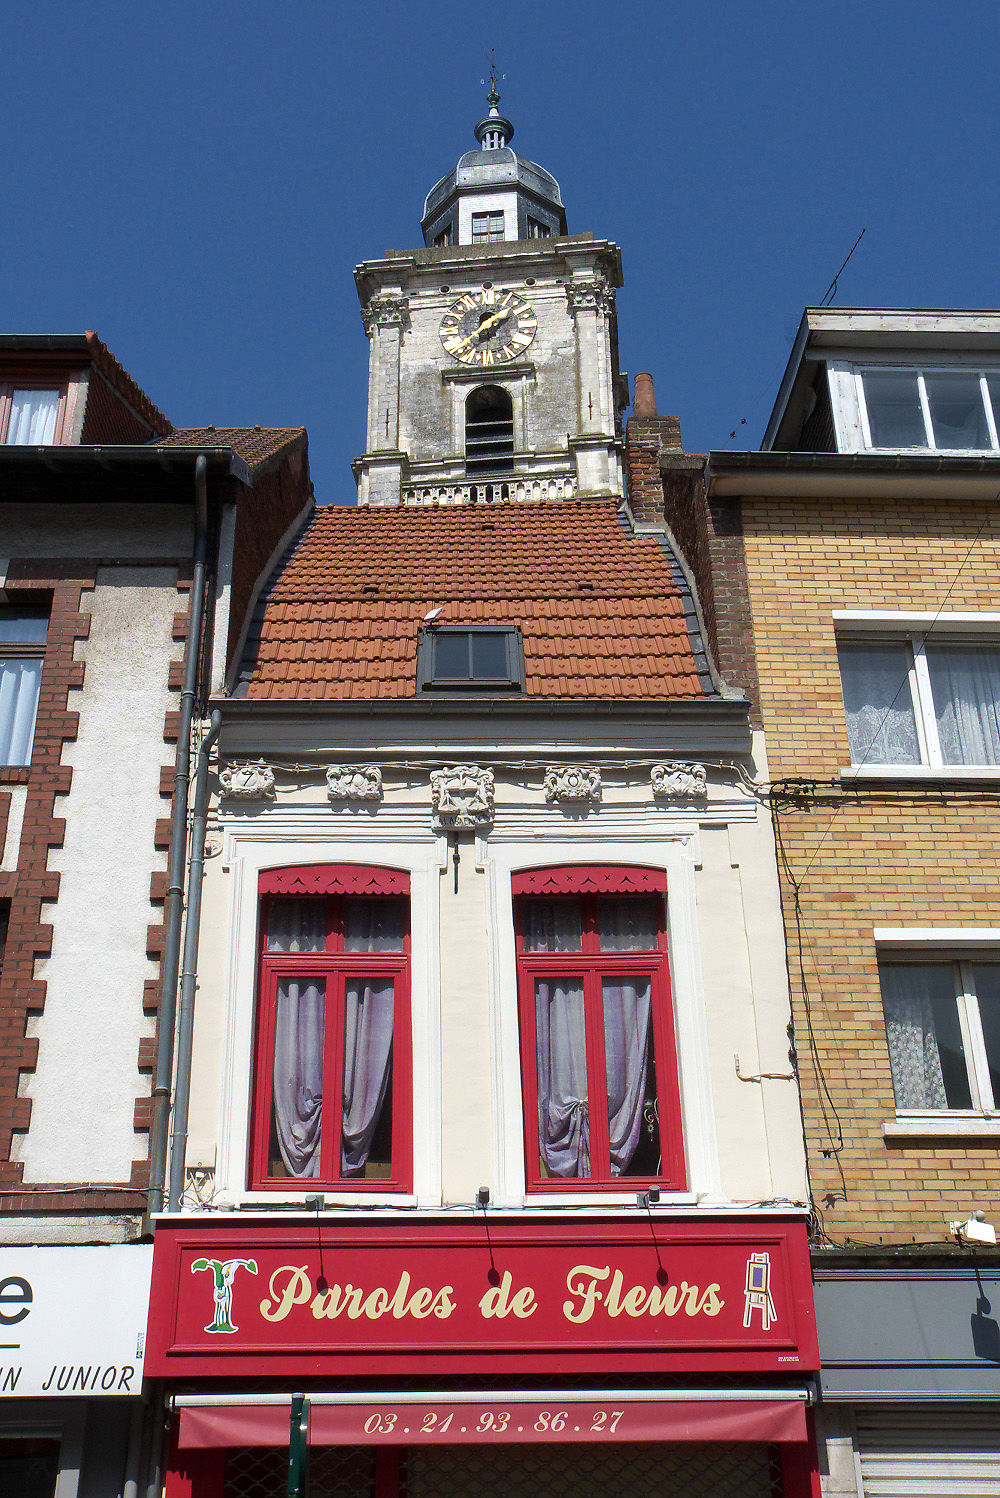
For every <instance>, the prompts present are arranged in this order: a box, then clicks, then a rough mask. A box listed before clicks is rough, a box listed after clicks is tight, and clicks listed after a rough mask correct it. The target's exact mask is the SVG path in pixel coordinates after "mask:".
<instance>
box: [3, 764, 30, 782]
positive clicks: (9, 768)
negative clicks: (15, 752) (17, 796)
mask: <svg viewBox="0 0 1000 1498" xmlns="http://www.w3.org/2000/svg"><path fill="white" fill-rule="evenodd" d="M30 774H31V766H30V765H0V785H27V783H28V777H29V776H30Z"/></svg>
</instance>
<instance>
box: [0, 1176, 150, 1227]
mask: <svg viewBox="0 0 1000 1498" xmlns="http://www.w3.org/2000/svg"><path fill="white" fill-rule="evenodd" d="M142 1163H143V1165H144V1164H145V1162H142ZM9 1168H10V1167H5V1166H0V1192H2V1193H3V1194H2V1195H0V1210H2V1211H3V1214H4V1216H5V1217H9V1216H10V1215H11V1214H12V1213H14V1212H24V1213H27V1214H29V1215H30V1216H32V1217H34V1216H36V1215H38V1214H40V1213H43V1212H114V1213H120V1212H143V1211H145V1209H146V1191H145V1189H144V1187H143V1184H142V1182H141V1181H136V1182H132V1181H130V1182H127V1183H126V1182H123V1183H122V1184H121V1185H120V1186H117V1185H115V1186H93V1187H86V1188H83V1189H81V1187H80V1186H79V1185H73V1184H71V1183H68V1182H67V1183H61V1184H58V1185H53V1186H49V1185H44V1186H34V1185H33V1186H30V1187H29V1186H26V1187H25V1188H24V1189H23V1190H21V1191H18V1190H17V1189H16V1188H17V1187H18V1186H19V1185H20V1184H21V1183H20V1180H11V1181H7V1180H6V1179H4V1176H3V1172H4V1170H6V1169H9ZM134 1173H135V1168H134V1167H133V1174H134ZM12 1188H13V1189H12Z"/></svg>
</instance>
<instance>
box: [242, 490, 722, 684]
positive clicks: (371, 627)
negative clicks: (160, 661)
mask: <svg viewBox="0 0 1000 1498" xmlns="http://www.w3.org/2000/svg"><path fill="white" fill-rule="evenodd" d="M679 577H680V575H679V573H677V572H675V570H674V569H673V568H672V567H671V564H670V562H669V561H668V558H667V556H666V554H665V553H664V551H663V549H662V548H661V547H660V546H659V545H658V544H657V542H656V541H655V540H653V539H652V538H650V537H647V536H642V537H639V536H627V535H626V534H625V532H624V531H623V529H622V526H621V522H620V520H619V517H618V514H617V510H616V507H615V504H614V502H613V501H611V500H560V501H556V502H549V503H544V502H543V503H535V504H503V505H497V506H490V507H488V508H486V507H481V506H471V505H454V506H452V505H427V506H412V507H410V506H400V507H395V506H394V507H391V508H388V507H380V506H371V507H359V508H338V507H336V506H330V507H328V508H324V509H319V510H317V511H316V512H315V515H314V517H313V519H312V521H311V522H310V525H309V528H308V529H307V531H306V532H305V533H304V535H303V536H302V538H301V539H300V541H299V543H298V545H297V546H296V548H295V551H294V553H293V555H292V557H291V559H290V561H289V562H288V563H287V565H286V566H285V569H284V571H283V572H282V573H280V574H279V575H278V576H277V578H276V580H275V582H274V583H273V584H272V586H271V588H270V590H269V592H268V593H267V595H266V599H265V602H264V605H263V613H262V617H261V615H260V613H259V615H258V619H257V621H256V625H255V629H254V631H253V632H252V633H253V634H256V631H257V630H258V629H259V641H256V640H255V639H254V638H251V641H250V643H249V646H248V655H249V657H250V660H249V662H248V669H247V672H246V679H247V683H248V684H247V696H248V697H249V698H251V699H253V698H279V699H280V698H313V699H316V698H327V699H339V700H343V699H351V698H369V699H370V698H405V697H413V696H415V694H416V656H417V633H418V631H419V629H420V628H421V624H422V620H423V616H424V615H425V614H426V613H427V612H428V611H429V610H430V609H432V608H435V607H438V606H440V607H441V609H442V612H441V614H440V615H439V616H438V621H437V622H438V623H439V624H476V623H481V622H489V623H504V624H516V625H518V626H520V629H521V635H522V639H523V643H524V663H525V674H526V690H527V694H528V695H529V696H535V697H576V698H623V697H627V698H661V699H662V698H670V699H677V700H684V699H693V698H696V699H703V698H704V697H705V696H706V688H705V686H704V685H703V680H702V677H701V676H699V670H698V661H697V660H696V656H695V652H694V650H693V649H692V644H691V639H690V637H689V634H688V628H687V622H686V617H685V611H686V608H687V609H688V610H689V609H690V606H691V601H690V597H689V596H688V595H687V594H686V592H685V590H684V588H683V585H682V583H681V582H680V581H679Z"/></svg>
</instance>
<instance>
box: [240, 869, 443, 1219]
mask: <svg viewBox="0 0 1000 1498" xmlns="http://www.w3.org/2000/svg"><path fill="white" fill-rule="evenodd" d="M409 894H410V879H409V875H408V874H407V873H405V872H402V871H400V870H396V869H386V868H376V867H369V866H358V865H339V864H310V865H302V866H296V867H294V868H286V869H269V870H266V871H265V872H263V873H262V874H261V875H260V880H259V895H260V900H259V906H260V920H259V932H258V984H257V1021H256V1044H255V1052H254V1068H253V1104H252V1118H251V1124H252V1129H251V1148H250V1169H249V1185H250V1188H251V1189H252V1190H254V1191H282V1192H285V1193H287V1192H288V1191H289V1190H292V1191H315V1190H317V1188H319V1187H325V1188H327V1189H329V1190H335V1191H351V1192H355V1191H357V1192H368V1193H371V1192H408V1191H412V1189H413V1122H412V1120H413V1046H412V1036H411V1028H410V922H409ZM308 896H322V897H324V898H325V899H326V902H327V913H326V951H325V952H269V951H267V925H268V915H269V911H270V906H271V902H272V901H273V900H275V899H281V898H282V897H292V898H302V897H308ZM393 896H395V897H400V898H403V899H404V900H405V902H406V920H405V923H404V928H403V942H402V951H401V952H345V951H344V928H343V908H344V901H345V900H346V899H351V898H358V897H360V898H362V899H363V898H365V897H376V898H386V897H393ZM352 974H357V975H362V974H364V975H384V976H386V977H392V979H393V982H394V1004H393V1034H392V1080H391V1084H390V1089H391V1102H392V1136H391V1137H392V1142H391V1173H390V1175H389V1176H369V1177H364V1176H345V1175H343V1174H342V1173H341V1168H340V1149H341V1127H340V1125H341V1113H340V1107H339V1106H334V1107H332V1108H329V1109H328V1110H327V1115H328V1116H326V1117H324V1119H323V1123H322V1128H321V1136H320V1138H321V1144H320V1149H321V1165H320V1171H319V1174H318V1175H311V1176H293V1175H288V1176H270V1175H269V1174H268V1166H269V1159H268V1157H269V1146H270V1137H271V1104H272V1091H273V1075H274V1061H273V1057H274V1032H275V1018H276V1013H277V990H278V982H279V979H281V978H282V977H290V976H302V977H322V978H323V979H324V980H325V981H326V984H327V1007H326V1014H327V1018H326V1022H325V1025H324V1044H323V1097H324V1099H326V1098H340V1097H341V1095H342V1093H341V1087H342V1078H343V1060H344V992H345V983H346V981H347V980H348V979H349V978H350V977H351V975H352ZM331 990H332V992H331Z"/></svg>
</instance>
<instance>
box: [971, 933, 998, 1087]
mask: <svg viewBox="0 0 1000 1498" xmlns="http://www.w3.org/2000/svg"><path fill="white" fill-rule="evenodd" d="M972 972H973V977H974V981H975V985H976V997H977V999H978V1000H979V1020H980V1023H981V1024H982V1027H983V1040H984V1041H985V1042H986V1060H987V1061H988V1062H989V1068H990V1086H991V1088H992V1089H993V1099H992V1102H993V1107H994V1108H1000V962H977V963H974V964H973V968H972ZM985 1101H986V1100H985V1099H984V1103H985Z"/></svg>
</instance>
